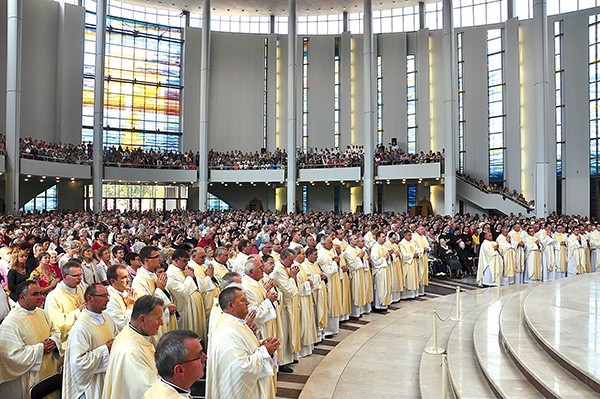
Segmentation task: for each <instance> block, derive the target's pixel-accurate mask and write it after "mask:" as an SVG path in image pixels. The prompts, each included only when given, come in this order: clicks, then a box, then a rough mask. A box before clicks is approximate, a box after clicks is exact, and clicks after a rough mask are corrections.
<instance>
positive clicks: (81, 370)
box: [62, 283, 118, 399]
mask: <svg viewBox="0 0 600 399" xmlns="http://www.w3.org/2000/svg"><path fill="white" fill-rule="evenodd" d="M107 304H108V291H107V289H106V287H104V286H103V285H102V284H99V283H94V284H92V285H90V286H89V287H88V288H87V289H86V290H85V308H84V310H83V311H82V312H81V316H80V317H78V318H77V321H76V322H75V324H74V325H73V328H72V329H71V332H70V333H69V339H67V348H66V351H65V364H64V368H63V388H62V397H63V399H71V398H73V399H79V398H85V399H95V398H98V399H100V398H101V397H102V387H103V385H104V376H105V375H106V369H107V367H108V357H109V353H110V350H111V348H112V343H113V340H114V337H115V335H117V333H118V331H117V328H116V327H115V324H114V322H113V320H112V318H111V317H110V316H109V315H108V314H107V313H104V310H106V306H107Z"/></svg>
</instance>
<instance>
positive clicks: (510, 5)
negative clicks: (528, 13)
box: [506, 0, 517, 19]
mask: <svg viewBox="0 0 600 399" xmlns="http://www.w3.org/2000/svg"><path fill="white" fill-rule="evenodd" d="M506 9H507V10H506V11H507V14H508V19H513V18H514V17H516V16H517V15H516V10H515V0H507V1H506Z"/></svg>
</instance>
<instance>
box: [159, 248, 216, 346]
mask: <svg viewBox="0 0 600 399" xmlns="http://www.w3.org/2000/svg"><path fill="white" fill-rule="evenodd" d="M172 259H173V264H171V265H169V268H168V269H167V276H168V277H169V278H168V280H167V287H166V288H167V291H168V292H170V293H171V295H172V298H173V302H174V303H175V306H177V310H178V312H179V315H180V318H179V321H178V323H177V324H178V326H179V328H180V329H183V330H192V331H194V332H195V333H196V334H198V335H199V336H200V338H201V339H202V342H207V335H208V329H207V326H206V317H205V312H204V298H203V297H202V293H201V292H200V290H199V289H198V285H197V283H196V280H195V277H194V276H195V274H194V269H192V268H191V267H189V266H188V263H189V261H190V257H189V255H188V253H187V252H186V251H184V250H183V249H177V250H175V252H174V253H173V256H172Z"/></svg>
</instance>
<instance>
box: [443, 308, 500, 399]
mask: <svg viewBox="0 0 600 399" xmlns="http://www.w3.org/2000/svg"><path fill="white" fill-rule="evenodd" d="M492 302H493V300H490V301H489V302H487V303H485V304H484V305H480V306H479V307H477V308H475V309H471V310H469V311H467V312H464V314H463V317H462V319H461V320H460V321H459V322H458V323H456V326H455V327H454V329H453V330H452V332H451V334H450V338H449V339H448V378H449V381H450V384H451V385H452V390H453V392H454V396H455V397H457V398H460V399H466V398H473V399H476V398H477V399H485V398H489V399H492V398H495V397H496V396H495V395H494V391H493V390H492V389H491V388H490V386H489V384H488V382H487V379H486V378H485V376H484V374H483V371H482V370H481V367H479V364H478V363H477V357H476V356H475V348H474V346H473V330H474V328H475V323H476V322H477V319H478V318H479V316H480V315H481V313H482V312H484V311H485V310H486V309H487V307H488V306H490V304H491V303H492Z"/></svg>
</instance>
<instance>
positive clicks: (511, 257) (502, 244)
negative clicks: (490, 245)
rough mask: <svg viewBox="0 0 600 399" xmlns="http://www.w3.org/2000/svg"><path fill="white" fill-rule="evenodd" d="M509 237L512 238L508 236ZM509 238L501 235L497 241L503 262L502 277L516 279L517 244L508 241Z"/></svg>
mask: <svg viewBox="0 0 600 399" xmlns="http://www.w3.org/2000/svg"><path fill="white" fill-rule="evenodd" d="M507 237H510V235H509V236H507ZM507 237H505V236H503V235H502V234H500V235H499V236H498V238H497V239H496V242H497V243H498V247H499V249H500V255H501V256H502V260H503V271H502V276H504V277H514V276H515V256H516V255H515V250H516V244H514V243H513V242H512V241H510V242H509V241H508V239H507Z"/></svg>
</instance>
